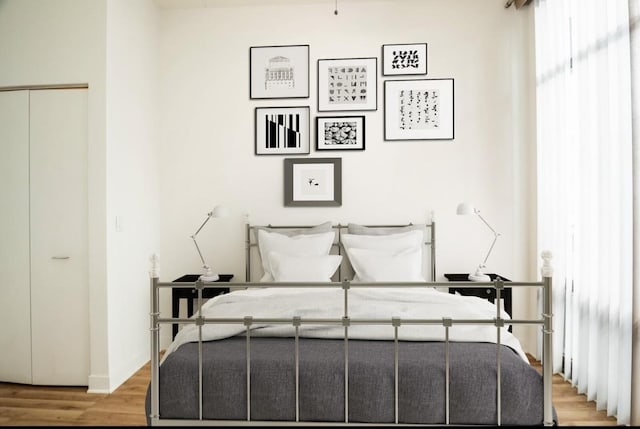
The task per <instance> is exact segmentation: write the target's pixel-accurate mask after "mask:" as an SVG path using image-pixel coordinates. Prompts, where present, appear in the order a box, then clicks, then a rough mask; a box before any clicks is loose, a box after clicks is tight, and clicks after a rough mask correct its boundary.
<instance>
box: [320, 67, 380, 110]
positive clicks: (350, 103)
mask: <svg viewBox="0 0 640 429" xmlns="http://www.w3.org/2000/svg"><path fill="white" fill-rule="evenodd" d="M377 79H378V59H377V58H341V59H326V60H318V111H319V112H328V111H340V110H377V109H378V98H377V95H378V80H377Z"/></svg>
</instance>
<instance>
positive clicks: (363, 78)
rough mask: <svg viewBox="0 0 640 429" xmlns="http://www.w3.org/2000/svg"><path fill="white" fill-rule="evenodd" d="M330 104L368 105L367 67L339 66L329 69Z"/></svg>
mask: <svg viewBox="0 0 640 429" xmlns="http://www.w3.org/2000/svg"><path fill="white" fill-rule="evenodd" d="M327 73H328V74H327V81H328V83H329V96H328V100H329V104H366V103H367V66H366V65H363V64H361V65H353V66H346V67H345V66H337V67H329V68H328V69H327Z"/></svg>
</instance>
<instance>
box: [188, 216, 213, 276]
mask: <svg viewBox="0 0 640 429" xmlns="http://www.w3.org/2000/svg"><path fill="white" fill-rule="evenodd" d="M212 215H213V212H209V213H207V218H206V219H205V220H204V222H202V225H200V228H198V229H197V231H196V232H194V233H193V235H192V236H191V239H192V240H193V244H195V245H196V250H197V251H198V255H200V260H201V261H202V266H203V267H205V268H207V263H206V262H205V261H204V257H203V256H202V252H201V251H200V247H199V246H198V242H197V241H196V235H198V233H199V232H200V230H201V229H202V228H203V227H204V226H205V225H206V224H207V222H209V219H211V216H212Z"/></svg>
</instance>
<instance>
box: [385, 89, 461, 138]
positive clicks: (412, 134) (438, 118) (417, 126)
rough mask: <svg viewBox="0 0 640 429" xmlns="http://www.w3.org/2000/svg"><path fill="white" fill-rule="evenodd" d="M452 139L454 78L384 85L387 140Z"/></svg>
mask: <svg viewBox="0 0 640 429" xmlns="http://www.w3.org/2000/svg"><path fill="white" fill-rule="evenodd" d="M453 138H454V92H453V79H404V80H386V81H385V82H384V140H453Z"/></svg>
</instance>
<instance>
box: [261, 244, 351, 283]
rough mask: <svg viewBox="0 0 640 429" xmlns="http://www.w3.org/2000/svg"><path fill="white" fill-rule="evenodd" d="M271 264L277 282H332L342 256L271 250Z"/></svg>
mask: <svg viewBox="0 0 640 429" xmlns="http://www.w3.org/2000/svg"><path fill="white" fill-rule="evenodd" d="M268 258H269V265H270V267H271V270H272V272H271V273H272V276H273V279H274V280H275V281H277V282H330V281H331V276H333V274H334V273H335V272H336V270H337V269H338V266H339V265H340V262H341V261H342V256H340V255H321V256H291V255H285V254H284V253H280V252H274V251H271V252H269V255H268Z"/></svg>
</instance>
